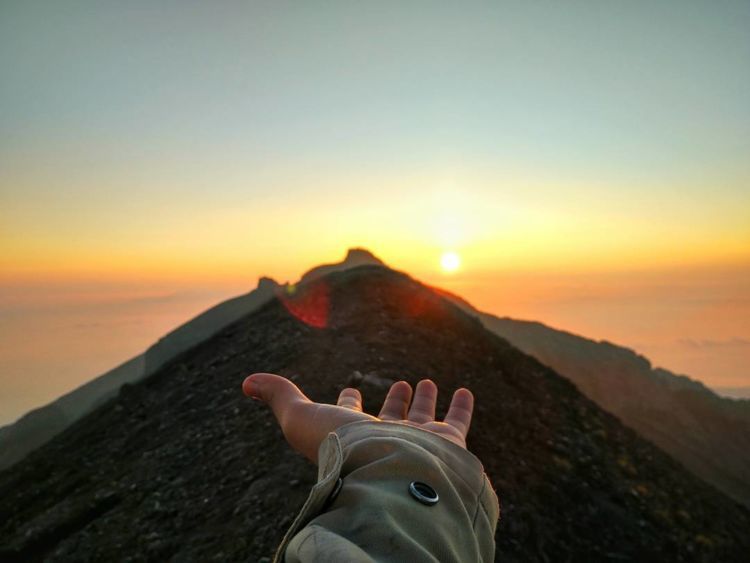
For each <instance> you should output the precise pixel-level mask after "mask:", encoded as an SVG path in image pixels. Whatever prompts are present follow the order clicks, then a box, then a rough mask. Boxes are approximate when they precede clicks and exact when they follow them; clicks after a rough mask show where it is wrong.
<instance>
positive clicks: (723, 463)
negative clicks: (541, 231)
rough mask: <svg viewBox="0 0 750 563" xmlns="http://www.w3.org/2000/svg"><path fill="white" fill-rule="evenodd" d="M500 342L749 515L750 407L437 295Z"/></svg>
mask: <svg viewBox="0 0 750 563" xmlns="http://www.w3.org/2000/svg"><path fill="white" fill-rule="evenodd" d="M440 293H441V294H442V295H444V296H446V297H448V298H450V299H451V300H452V301H453V302H454V303H456V304H457V305H459V306H460V307H461V308H462V309H464V310H465V311H467V312H468V313H470V314H472V315H474V316H476V317H477V318H478V319H479V320H480V321H481V322H482V324H483V325H484V326H485V327H486V328H487V329H489V330H491V331H492V332H494V333H495V334H497V335H499V336H501V337H503V338H505V339H506V340H508V342H510V343H511V344H513V345H514V346H516V347H517V348H519V349H520V350H522V351H523V352H526V353H527V354H530V355H532V356H534V357H535V358H537V359H538V360H540V361H541V362H542V363H544V364H546V365H548V366H550V367H551V368H552V369H554V370H555V371H556V372H557V373H559V374H560V375H564V376H565V377H567V378H568V379H570V380H571V381H572V382H573V383H575V384H576V385H577V386H578V388H579V389H580V390H581V391H582V392H583V393H584V394H585V395H586V396H588V397H589V398H590V399H592V400H593V401H595V402H596V403H597V404H599V405H600V406H601V407H603V408H604V409H606V410H607V411H609V412H611V413H613V414H615V415H616V416H617V417H619V418H620V420H622V421H623V422H624V423H625V424H627V425H628V426H630V427H631V428H633V429H635V430H636V431H638V432H639V433H640V434H641V435H642V436H644V437H646V438H648V439H649V440H651V441H652V442H654V443H655V444H656V445H657V446H659V447H660V448H662V449H663V450H664V451H666V452H667V453H669V454H670V455H672V456H673V457H674V458H675V459H677V460H679V461H680V462H681V463H683V464H684V465H685V466H686V467H687V468H688V469H690V470H691V471H693V472H694V473H695V474H696V475H698V476H699V477H701V478H703V479H705V480H706V481H708V482H709V483H712V484H713V485H715V486H716V487H718V488H719V489H721V490H722V491H724V492H725V493H727V494H728V495H731V496H732V497H733V498H735V499H737V500H739V501H740V502H742V503H744V504H745V505H746V506H749V507H750V401H748V400H736V399H727V398H722V397H719V396H718V395H716V394H715V393H714V392H713V391H711V390H710V389H708V388H706V387H705V386H704V385H702V384H701V383H699V382H697V381H695V380H692V379H690V378H689V377H686V376H681V375H676V374H674V373H671V372H670V371H668V370H665V369H661V368H654V367H653V366H652V365H651V362H649V361H648V359H647V358H644V357H643V356H641V355H639V354H636V353H635V352H633V351H632V350H630V349H628V348H623V347H622V346H617V345H615V344H612V343H610V342H604V341H600V342H597V341H594V340H590V339H588V338H583V337H581V336H577V335H575V334H571V333H569V332H565V331H561V330H556V329H553V328H550V327H548V326H545V325H543V324H541V323H538V322H529V321H520V320H516V319H510V318H499V317H495V316H494V315H489V314H487V313H481V312H479V311H477V310H476V309H474V308H473V307H472V306H471V305H469V304H468V303H467V302H466V301H464V300H463V299H461V298H459V297H457V296H455V295H451V294H449V293H447V292H444V291H442V292H440Z"/></svg>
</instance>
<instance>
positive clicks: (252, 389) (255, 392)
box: [242, 374, 260, 399]
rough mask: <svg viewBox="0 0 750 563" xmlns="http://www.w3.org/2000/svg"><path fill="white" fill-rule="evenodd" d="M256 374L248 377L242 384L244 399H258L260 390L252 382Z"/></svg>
mask: <svg viewBox="0 0 750 563" xmlns="http://www.w3.org/2000/svg"><path fill="white" fill-rule="evenodd" d="M255 375H256V374H253V375H248V376H247V377H246V378H245V381H243V382H242V392H243V393H244V394H245V396H246V397H252V398H253V399H258V398H260V389H259V388H258V384H257V383H256V382H255V381H254V380H253V377H254V376H255Z"/></svg>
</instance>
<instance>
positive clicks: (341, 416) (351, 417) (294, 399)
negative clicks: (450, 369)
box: [242, 373, 474, 463]
mask: <svg viewBox="0 0 750 563" xmlns="http://www.w3.org/2000/svg"><path fill="white" fill-rule="evenodd" d="M242 390H243V392H244V393H245V395H247V396H248V397H252V398H254V399H258V400H261V401H264V402H266V403H268V404H269V405H270V407H271V410H273V414H274V416H276V420H277V421H278V423H279V426H280V427H281V430H282V432H283V433H284V437H285V438H286V440H287V442H289V445H290V446H292V447H293V448H294V449H295V450H297V451H298V452H300V453H301V454H303V455H304V456H305V457H307V458H308V459H310V460H311V461H312V462H313V463H317V459H318V447H319V446H320V443H321V442H322V441H323V439H324V438H325V437H326V436H327V435H328V433H329V432H333V431H334V430H336V429H337V428H339V427H340V426H343V425H344V424H348V423H350V422H358V421H363V420H369V421H388V422H398V423H401V424H408V425H409V426H415V427H417V428H421V429H423V430H427V431H430V432H434V433H435V434H438V435H439V436H442V437H443V438H445V439H447V440H450V441H451V442H453V443H455V444H458V445H459V446H461V447H462V448H466V434H467V433H468V431H469V425H470V424H471V415H472V412H473V409H474V396H473V395H472V394H471V391H469V390H468V389H465V388H461V389H458V390H457V391H456V392H455V393H454V394H453V399H452V400H451V404H450V407H449V408H448V414H447V415H446V416H445V419H444V420H443V421H442V422H440V421H437V420H435V404H436V403H437V394H438V390H437V386H436V385H435V383H433V382H432V381H431V380H429V379H423V380H422V381H420V382H419V383H418V384H417V387H416V390H415V391H414V392H412V388H411V385H409V383H407V382H406V381H399V382H397V383H394V384H393V385H392V386H391V388H390V390H389V391H388V394H387V395H386V398H385V401H384V402H383V407H382V408H381V409H380V413H378V416H372V415H370V414H367V413H365V412H363V411H362V395H361V394H360V392H359V390H357V389H353V388H351V387H347V388H346V389H344V390H343V391H341V393H340V394H339V398H338V401H337V403H336V404H335V405H328V404H324V403H316V402H313V401H311V400H310V399H308V398H307V396H306V395H305V394H304V393H303V392H302V391H301V390H300V389H299V387H297V386H296V385H295V384H294V383H292V382H291V381H289V380H288V379H286V378H284V377H281V376H279V375H274V374H272V373H254V374H253V375H251V376H249V377H247V378H246V379H245V381H244V382H243V383H242ZM412 395H413V397H412Z"/></svg>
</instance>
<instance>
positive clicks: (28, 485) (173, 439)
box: [0, 266, 750, 561]
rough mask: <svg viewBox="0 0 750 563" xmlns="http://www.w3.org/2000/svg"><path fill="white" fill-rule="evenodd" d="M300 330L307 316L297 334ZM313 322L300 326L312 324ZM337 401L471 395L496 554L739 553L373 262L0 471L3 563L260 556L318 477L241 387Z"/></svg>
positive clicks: (313, 288)
mask: <svg viewBox="0 0 750 563" xmlns="http://www.w3.org/2000/svg"><path fill="white" fill-rule="evenodd" d="M300 318H302V319H305V320H307V321H308V322H307V323H305V322H302V321H301V320H299V319H300ZM308 323H312V326H311V324H308ZM253 371H272V372H277V373H281V374H284V375H287V376H289V377H292V378H293V379H294V380H295V381H296V382H297V383H298V384H299V385H300V386H301V387H302V388H303V389H304V390H305V391H306V392H307V393H308V394H309V395H310V397H311V398H313V399H315V400H320V401H333V400H334V399H335V397H336V395H337V393H338V391H339V389H340V388H341V387H342V386H343V385H345V384H346V382H348V381H351V382H357V383H358V384H359V385H360V386H361V387H362V389H363V393H364V395H365V404H366V407H367V408H368V409H370V411H372V410H376V409H377V408H378V407H379V403H380V402H381V401H382V398H383V395H384V393H385V389H384V387H385V385H381V383H382V382H383V381H387V380H396V379H400V378H404V379H407V380H409V381H411V382H412V383H416V382H417V381H418V380H419V379H421V378H423V377H431V378H433V379H434V380H435V381H436V382H437V383H438V385H439V386H440V388H441V389H442V391H443V393H442V395H441V402H440V403H439V405H438V407H439V411H442V412H444V409H445V407H446V400H447V398H448V397H449V391H451V390H452V389H453V388H455V387H457V386H460V385H466V386H468V387H470V388H471V389H472V390H473V391H474V392H475V394H476V396H477V410H476V415H475V422H474V426H473V428H472V431H471V433H470V435H469V446H470V449H471V450H472V451H474V452H476V454H477V455H478V456H479V457H480V459H481V460H482V461H483V462H484V464H485V468H486V470H487V473H488V474H489V475H490V478H491V480H492V481H493V483H494V485H495V486H496V488H497V490H498V495H499V497H500V501H501V507H502V515H501V521H500V525H499V528H498V534H497V548H498V549H497V560H498V561H741V560H743V558H745V557H746V556H747V553H750V538H749V537H748V533H747V530H748V529H750V513H748V511H747V510H746V509H745V508H743V507H742V506H740V505H739V504H736V503H735V502H733V501H731V500H729V499H728V498H727V497H725V496H724V495H723V494H721V493H719V492H718V491H716V490H715V489H713V488H712V487H710V486H708V485H706V484H705V483H703V482H702V481H700V480H698V479H697V478H695V477H693V476H692V475H691V474H690V473H688V472H687V471H686V470H684V469H683V468H682V467H681V466H679V465H678V464H677V463H675V462H674V461H672V459H671V458H669V457H668V456H666V455H665V454H663V453H662V452H661V451H660V450H658V449H657V448H656V447H654V446H652V445H651V444H650V443H648V442H646V441H644V440H643V439H641V438H639V437H638V436H637V435H636V434H635V433H634V432H633V431H631V430H630V429H628V428H626V427H624V426H623V425H622V424H621V423H620V422H619V421H618V420H617V419H615V418H614V417H613V416H611V415H609V414H607V413H606V412H604V411H603V410H601V409H600V408H599V407H598V406H596V405H595V404H594V403H593V402H591V401H590V400H588V399H587V398H585V397H584V396H583V395H581V394H580V393H579V392H578V390H577V389H576V388H575V387H574V386H573V385H572V384H571V383H570V382H569V381H567V380H566V379H563V378H562V377H560V376H558V375H557V374H556V373H554V372H553V371H552V370H550V369H549V368H547V367H545V366H543V365H542V364H540V363H539V362H538V361H536V360H535V359H533V358H531V357H529V356H526V355H524V354H523V353H521V352H520V351H518V350H517V349H515V348H513V347H511V346H510V345H509V344H508V343H507V342H505V341H504V340H502V339H500V338H498V337H497V336H495V335H493V334H491V333H490V332H488V331H487V330H485V329H484V328H483V327H482V326H481V325H480V324H479V322H478V321H476V320H475V319H473V318H471V317H469V316H468V315H466V314H464V313H463V312H461V311H460V310H459V309H458V308H457V307H455V306H454V305H453V304H450V303H448V302H447V301H445V300H444V299H443V298H441V297H439V296H438V295H437V294H436V293H434V292H432V291H431V290H429V289H427V288H425V287H424V286H421V285H420V284H417V283H416V282H414V281H412V280H411V279H409V278H408V277H406V276H404V275H401V274H397V273H395V272H392V271H390V270H388V269H386V268H382V267H376V266H365V267H361V268H356V269H353V270H349V271H345V272H341V273H334V274H332V275H329V276H325V277H320V278H318V279H316V280H315V281H314V282H311V283H309V284H307V286H305V287H302V288H300V289H299V290H298V291H296V292H295V293H294V294H290V295H288V296H284V297H283V298H276V299H273V300H272V301H270V302H269V303H267V304H266V305H264V306H263V307H261V308H260V309H259V310H257V311H255V312H254V313H252V314H250V315H248V316H246V317H244V318H242V319H240V320H239V321H238V322H236V323H234V324H232V325H230V326H229V327H227V328H226V329H224V330H222V331H221V332H219V333H218V334H217V335H215V336H214V337H213V338H211V339H210V340H208V341H206V342H204V343H202V344H200V345H199V346H197V347H195V348H193V349H191V350H189V351H187V352H186V353H184V354H182V355H181V356H179V357H178V358H175V359H174V360H172V361H170V362H169V363H167V364H166V365H165V366H163V367H162V368H161V369H160V370H159V371H158V372H156V373H155V374H154V375H153V376H151V377H149V378H147V379H146V380H143V381H141V382H139V383H137V384H135V385H127V386H125V387H124V388H123V389H122V391H121V393H120V394H119V396H117V397H116V398H115V399H113V400H112V401H110V402H108V403H107V404H106V405H104V406H102V407H100V408H98V409H97V410H95V411H94V412H92V413H90V414H89V415H87V416H86V417H85V418H83V419H81V420H79V421H78V422H77V423H76V424H74V425H73V426H72V427H70V428H69V429H68V430H67V431H65V432H64V433H62V434H61V435H59V436H58V437H56V438H55V439H54V440H52V441H51V442H50V443H48V444H47V445H45V446H43V447H42V448H40V449H39V450H37V451H35V452H33V453H32V454H30V455H29V456H28V457H27V458H26V459H24V460H23V461H21V462H19V463H18V464H16V465H15V466H14V467H12V468H10V469H8V470H6V471H5V472H3V473H0V538H2V540H1V541H2V544H1V545H0V560H2V561H8V560H19V561H20V560H23V561H29V560H38V559H47V560H97V561H98V560H124V561H142V560H153V561H161V560H166V559H176V560H201V561H204V560H216V561H226V560H243V561H247V560H250V561H257V560H259V559H261V558H262V557H269V556H271V555H272V553H273V550H274V548H275V546H276V545H277V543H278V542H279V541H280V539H281V537H282V535H283V533H284V531H285V529H286V527H287V526H288V525H289V523H290V522H291V520H292V518H293V516H294V514H295V513H296V511H297V510H298V509H299V508H300V506H301V505H302V503H303V501H304V499H305V497H306V496H307V493H308V490H309V488H310V486H311V485H312V484H313V482H314V479H315V470H314V468H313V467H312V466H311V465H310V464H309V463H307V462H306V461H304V460H303V459H302V458H301V457H300V456H298V455H297V454H295V453H293V452H292V451H291V450H290V449H289V448H288V447H287V445H286V443H285V442H284V440H283V438H282V436H281V433H280V432H279V430H278V428H277V427H276V424H275V422H274V420H273V418H272V416H271V414H270V413H269V411H268V410H267V409H266V408H265V407H264V406H263V405H261V404H259V403H256V402H254V401H251V400H248V399H245V398H244V397H243V396H242V394H241V392H240V383H241V382H242V379H243V378H244V376H245V375H247V374H248V373H251V372H253Z"/></svg>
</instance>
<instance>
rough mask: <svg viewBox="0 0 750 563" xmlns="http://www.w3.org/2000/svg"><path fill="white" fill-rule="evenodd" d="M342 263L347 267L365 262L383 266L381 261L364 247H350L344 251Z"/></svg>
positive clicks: (361, 264)
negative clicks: (344, 256) (344, 255)
mask: <svg viewBox="0 0 750 563" xmlns="http://www.w3.org/2000/svg"><path fill="white" fill-rule="evenodd" d="M343 264H345V265H347V266H349V267H354V266H363V265H365V264H374V265H378V266H384V264H383V261H382V260H381V259H380V258H378V257H377V256H375V255H374V254H373V253H372V252H370V251H369V250H367V249H366V248H350V249H349V250H348V251H347V253H346V258H344V262H343Z"/></svg>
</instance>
